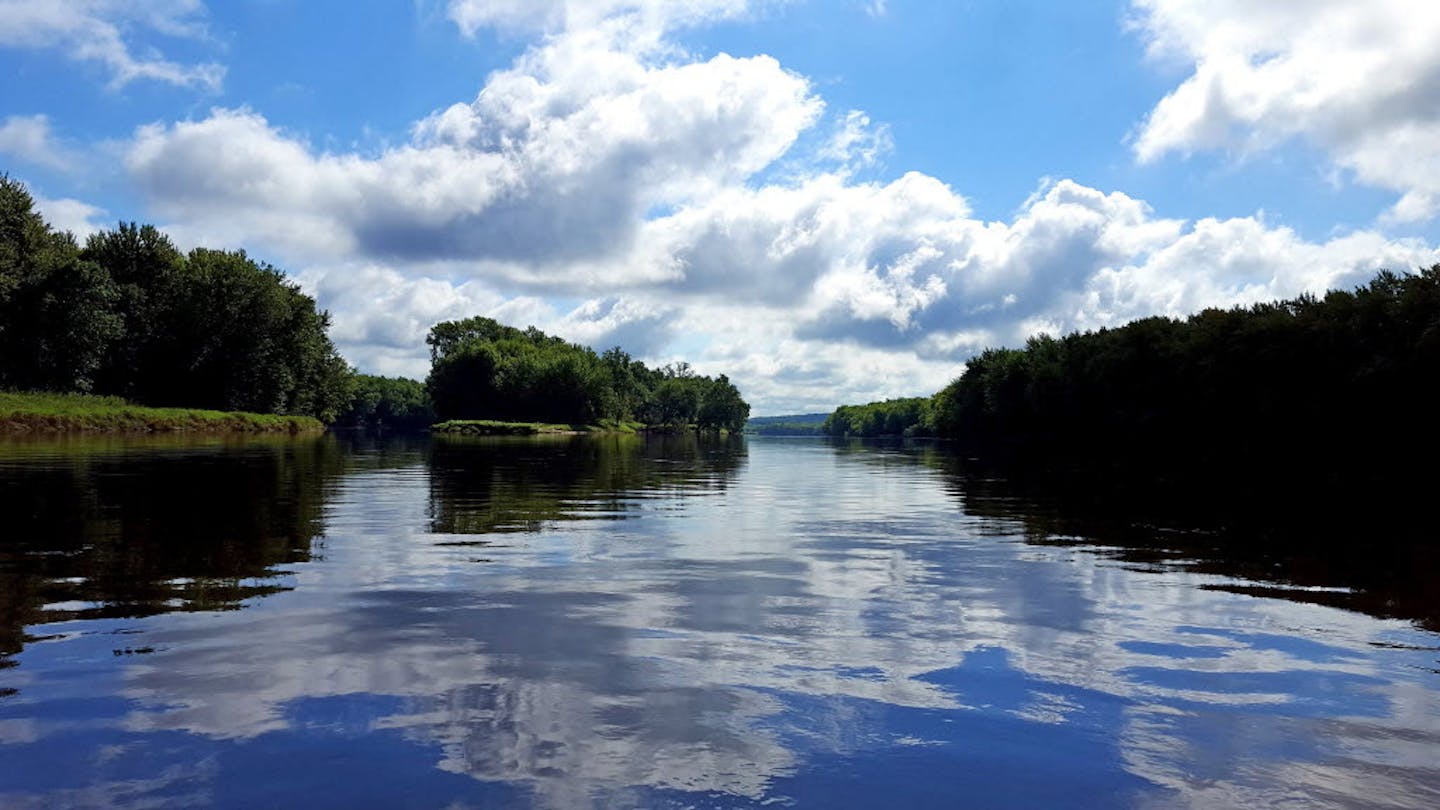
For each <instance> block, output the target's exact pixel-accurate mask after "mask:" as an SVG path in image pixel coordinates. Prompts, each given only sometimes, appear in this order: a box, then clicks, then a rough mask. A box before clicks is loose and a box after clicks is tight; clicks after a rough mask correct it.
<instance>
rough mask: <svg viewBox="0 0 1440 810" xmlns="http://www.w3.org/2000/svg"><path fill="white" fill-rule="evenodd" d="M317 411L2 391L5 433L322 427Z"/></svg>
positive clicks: (0, 416)
mask: <svg viewBox="0 0 1440 810" xmlns="http://www.w3.org/2000/svg"><path fill="white" fill-rule="evenodd" d="M324 430H325V425H324V423H322V422H321V421H320V420H319V419H316V418H314V417H312V416H277V415H275V414H262V413H244V412H240V411H208V410H202V409H198V408H147V407H144V406H141V405H135V404H133V403H130V402H127V401H125V400H123V399H121V398H120V397H105V396H88V395H85V394H48V393H6V392H0V434H33V433H41V434H51V433H95V432H111V433H179V432H191V433H289V434H292V435H295V434H305V433H320V432H323V431H324Z"/></svg>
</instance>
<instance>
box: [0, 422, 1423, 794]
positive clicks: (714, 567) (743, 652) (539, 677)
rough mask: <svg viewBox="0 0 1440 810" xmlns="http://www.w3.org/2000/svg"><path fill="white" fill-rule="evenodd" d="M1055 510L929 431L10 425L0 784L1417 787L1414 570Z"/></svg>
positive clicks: (47, 789)
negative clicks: (474, 431)
mask: <svg viewBox="0 0 1440 810" xmlns="http://www.w3.org/2000/svg"><path fill="white" fill-rule="evenodd" d="M1056 509H1057V507H1056V506H1055V504H1054V503H1044V502H1041V500H1040V499H1037V498H1034V497H1033V496H1031V495H1029V494H1026V493H1023V492H1016V491H1012V490H1007V489H1006V487H1005V486H1004V483H1003V482H997V481H995V480H992V479H987V478H983V477H976V476H971V475H968V474H965V473H964V472H963V470H961V469H960V467H959V466H957V465H956V464H955V463H954V460H953V459H949V458H948V457H947V456H946V454H945V451H944V450H943V449H938V448H934V447H923V446H922V447H916V446H890V447H880V446H863V445H836V444H831V443H826V442H824V441H819V440H784V439H763V438H761V439H755V438H752V439H749V440H743V439H735V440H727V441H715V442H703V441H698V440H696V439H694V438H678V437H677V438H670V439H649V440H646V439H641V438H636V437H606V438H590V439H586V438H574V439H571V438H562V439H552V440H539V439H532V440H483V439H471V440H446V439H438V438H437V439H435V440H427V439H392V440H383V441H382V440H369V439H347V438H336V437H325V438H321V439H298V440H296V439H274V440H247V441H238V440H231V441H220V440H206V439H186V438H179V439H175V438H171V439H94V438H89V439H71V440H58V441H57V440H49V441H46V440H32V441H18V440H12V441H7V442H4V443H0V510H3V511H0V515H3V524H0V807H6V808H28V807H92V806H93V807H136V808H139V807H145V808H152V807H196V806H216V807H234V808H255V807H276V806H284V807H290V806H295V807H299V806H303V807H436V808H440V807H445V808H458V807H505V806H526V807H529V806H535V807H567V808H568V807H590V806H603V807H640V806H644V807H655V806H658V807H746V806H762V805H763V806H781V807H787V806H788V807H816V808H832V807H959V806H966V807H1016V808H1020V807H1023V808H1038V807H1207V808H1208V807H1244V808H1257V807H1283V806H1294V807H1415V808H1427V807H1428V808H1433V807H1440V634H1437V633H1436V632H1434V629H1435V627H1436V623H1435V622H1434V621H1433V617H1432V616H1430V615H1427V614H1425V613H1424V612H1423V611H1421V612H1416V611H1415V610H1414V609H1413V607H1412V605H1413V603H1414V596H1415V594H1414V592H1412V593H1410V594H1409V595H1408V596H1407V595H1406V594H1404V593H1400V594H1391V593H1387V592H1385V591H1384V590H1383V589H1382V590H1378V591H1377V590H1376V586H1373V584H1365V585H1363V586H1361V587H1357V586H1356V585H1355V583H1354V582H1353V581H1352V580H1350V579H1347V577H1346V575H1345V572H1344V571H1343V570H1341V571H1338V572H1337V571H1334V570H1333V569H1332V568H1331V567H1327V566H1325V565H1323V564H1322V562H1323V561H1314V560H1306V561H1298V562H1297V561H1296V560H1294V559H1291V558H1285V559H1283V560H1282V559H1281V558H1276V560H1275V561H1272V562H1271V563H1268V564H1267V563H1266V562H1265V560H1266V559H1267V558H1266V557H1264V555H1260V556H1255V555H1250V556H1247V557H1246V558H1245V559H1244V560H1243V564H1235V565H1232V564H1228V563H1227V561H1226V559H1225V558H1224V557H1225V555H1223V554H1216V553H1211V554H1209V555H1208V556H1207V555H1205V554H1200V553H1198V552H1195V551H1193V550H1191V549H1193V548H1194V546H1193V545H1187V544H1186V543H1184V542H1181V541H1180V540H1178V539H1175V538H1172V537H1171V536H1170V534H1167V532H1169V531H1170V530H1169V529H1162V528H1159V527H1155V528H1153V529H1152V528H1147V526H1145V525H1141V526H1139V527H1138V528H1137V526H1136V525H1134V524H1133V523H1132V524H1130V525H1128V526H1127V527H1126V531H1125V532H1124V539H1125V543H1129V544H1131V545H1135V544H1136V540H1137V536H1140V537H1139V539H1140V540H1143V541H1145V542H1144V543H1143V545H1144V546H1146V548H1145V549H1143V550H1134V549H1130V550H1127V549H1126V548H1121V547H1116V545H1114V544H1115V542H1116V541H1115V539H1114V538H1112V537H1108V536H1105V533H1104V531H1102V530H1096V533H1095V534H1094V535H1093V536H1092V535H1087V534H1086V533H1084V532H1079V533H1077V531H1076V530H1075V529H1074V522H1073V521H1067V520H1066V515H1064V514H1063V513H1059V514H1057V512H1056ZM1146 532H1149V536H1148V538H1147V537H1144V536H1143V535H1145V534H1146ZM1356 542H1357V543H1360V544H1363V543H1364V542H1365V538H1357V540H1356ZM1157 548H1158V549H1159V550H1158V551H1157V550H1156V549H1157ZM1282 563H1283V564H1282ZM1302 571H1303V575H1302V574H1301V573H1298V572H1302ZM1366 582H1367V583H1370V580H1366ZM1422 587H1423V586H1422ZM1437 587H1440V586H1437ZM1432 595H1433V594H1432ZM1366 611H1368V612H1366ZM1407 611H1408V612H1407Z"/></svg>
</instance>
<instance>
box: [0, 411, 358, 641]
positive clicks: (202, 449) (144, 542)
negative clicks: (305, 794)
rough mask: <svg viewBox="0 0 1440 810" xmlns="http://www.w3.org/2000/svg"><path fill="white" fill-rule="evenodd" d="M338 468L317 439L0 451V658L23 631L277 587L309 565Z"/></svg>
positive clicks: (76, 442)
mask: <svg viewBox="0 0 1440 810" xmlns="http://www.w3.org/2000/svg"><path fill="white" fill-rule="evenodd" d="M340 459H341V456H340V453H339V451H338V449H337V448H336V447H335V445H334V442H332V441H328V440H324V439H310V440H293V439H289V438H286V439H269V440H266V439H247V440H243V441H235V440H232V441H229V442H224V441H221V440H217V439H203V438H195V437H183V436H182V437H169V438H162V439H153V438H147V439H144V440H136V439H123V438H115V437H110V438H94V437H85V438H76V439H69V440H65V439H58V440H57V439H53V438H52V439H40V440H25V439H11V440H7V441H4V442H3V443H0V514H3V515H4V522H5V526H4V540H3V542H0V657H3V656H11V655H13V654H14V653H16V652H19V651H20V649H21V647H22V644H23V642H24V638H25V634H24V631H23V628H24V627H25V626H27V625H36V624H42V623H52V622H60V621H66V620H71V619H91V618H100V617H129V616H146V615H151V614H155V613H161V612H166V611H176V610H182V611H190V610H225V609H232V608H235V607H237V606H238V605H239V604H240V603H241V602H242V601H243V600H245V599H249V598H251V597H255V596H260V595H264V594H268V593H274V592H275V591H277V590H281V589H283V588H284V587H285V586H284V585H282V584H281V583H280V581H279V579H278V576H279V574H280V573H281V572H282V571H283V567H284V566H286V565H288V564H291V563H297V562H303V561H306V560H308V559H310V553H311V541H312V540H313V539H314V538H315V537H316V536H318V535H319V534H320V533H321V531H322V522H321V512H322V507H323V489H324V482H325V480H326V479H327V478H331V477H334V476H335V475H336V473H337V472H338V469H339V463H340ZM116 643H117V649H120V650H122V651H123V652H126V653H134V652H137V651H138V652H149V651H150V649H149V648H145V647H141V648H138V650H137V648H135V647H133V646H131V645H128V644H123V643H121V641H117V642H116ZM0 660H3V659H0Z"/></svg>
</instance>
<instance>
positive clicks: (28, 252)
mask: <svg viewBox="0 0 1440 810" xmlns="http://www.w3.org/2000/svg"><path fill="white" fill-rule="evenodd" d="M328 326H329V318H328V315H327V314H326V313H324V312H321V311H318V310H317V309H316V307H315V301H314V299H312V298H310V297H309V296H307V295H305V294H303V293H302V292H300V288H299V287H298V286H297V285H295V284H292V283H290V282H288V281H286V280H285V277H284V275H283V274H282V273H281V272H280V271H279V270H277V269H275V268H274V267H271V266H270V265H267V264H261V263H257V262H255V261H254V260H252V259H250V258H249V257H248V256H246V255H245V253H244V252H243V251H233V252H232V251H220V250H207V249H204V248H197V249H195V250H192V251H190V252H189V253H181V252H180V251H179V250H177V249H176V248H175V246H174V244H173V243H172V242H171V241H170V239H169V238H168V237H166V236H165V234H163V233H161V232H160V231H158V230H156V229H155V228H153V227H151V226H149V225H146V226H137V225H134V224H123V223H122V224H121V225H119V226H118V227H117V228H116V229H115V230H113V231H104V232H101V233H97V234H94V235H92V236H90V237H89V238H88V239H86V241H85V244H84V246H81V245H80V244H78V243H77V242H76V240H75V238H74V237H73V236H72V235H71V234H69V233H67V232H57V231H55V230H53V229H52V228H51V227H50V226H49V225H48V224H47V223H46V222H45V221H44V219H43V218H41V216H40V215H39V214H38V213H37V212H36V211H35V205H34V199H33V198H32V197H31V196H30V194H29V192H28V191H27V190H26V189H25V187H24V185H22V184H21V183H19V182H18V181H15V180H12V179H11V178H10V177H8V176H6V175H0V389H14V390H44V391H53V392H81V393H96V394H106V395H116V396H120V397H124V398H125V399H127V400H130V401H134V402H138V403H141V404H144V405H155V406H184V407H190V408H209V409H214V410H222V411H250V412H255V413H262V414H290V415H306V416H315V417H319V418H321V419H323V420H326V421H329V420H331V419H333V418H335V416H336V415H337V414H339V413H340V411H342V410H343V409H344V408H345V407H346V406H347V404H348V402H349V396H350V391H351V387H350V386H351V371H350V368H349V367H348V366H347V365H346V363H345V362H344V361H343V360H342V359H341V358H340V356H339V355H338V354H337V353H336V351H335V347H334V345H333V344H332V343H331V341H330V338H329V336H328V335H327V333H326V330H327V328H328Z"/></svg>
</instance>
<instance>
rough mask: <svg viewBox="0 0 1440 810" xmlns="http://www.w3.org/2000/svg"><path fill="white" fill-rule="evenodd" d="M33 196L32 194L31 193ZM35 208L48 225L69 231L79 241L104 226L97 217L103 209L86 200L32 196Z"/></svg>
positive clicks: (103, 213) (100, 215) (101, 214)
mask: <svg viewBox="0 0 1440 810" xmlns="http://www.w3.org/2000/svg"><path fill="white" fill-rule="evenodd" d="M32 196H33V195H32ZM34 200H35V208H36V210H38V211H39V212H40V216H42V217H44V218H45V221H46V222H48V223H50V227H51V228H54V229H55V230H57V231H69V232H70V233H73V234H75V238H77V239H79V240H80V241H81V242H84V241H85V237H87V236H89V235H90V234H92V233H95V232H96V231H98V230H100V229H101V228H102V227H104V226H103V225H102V224H101V223H100V222H99V221H98V218H99V217H102V216H104V215H105V209H103V208H97V207H95V206H93V205H91V204H89V203H87V202H82V201H80V200H72V199H69V198H60V199H54V200H52V199H47V198H45V197H38V196H36V197H34Z"/></svg>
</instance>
